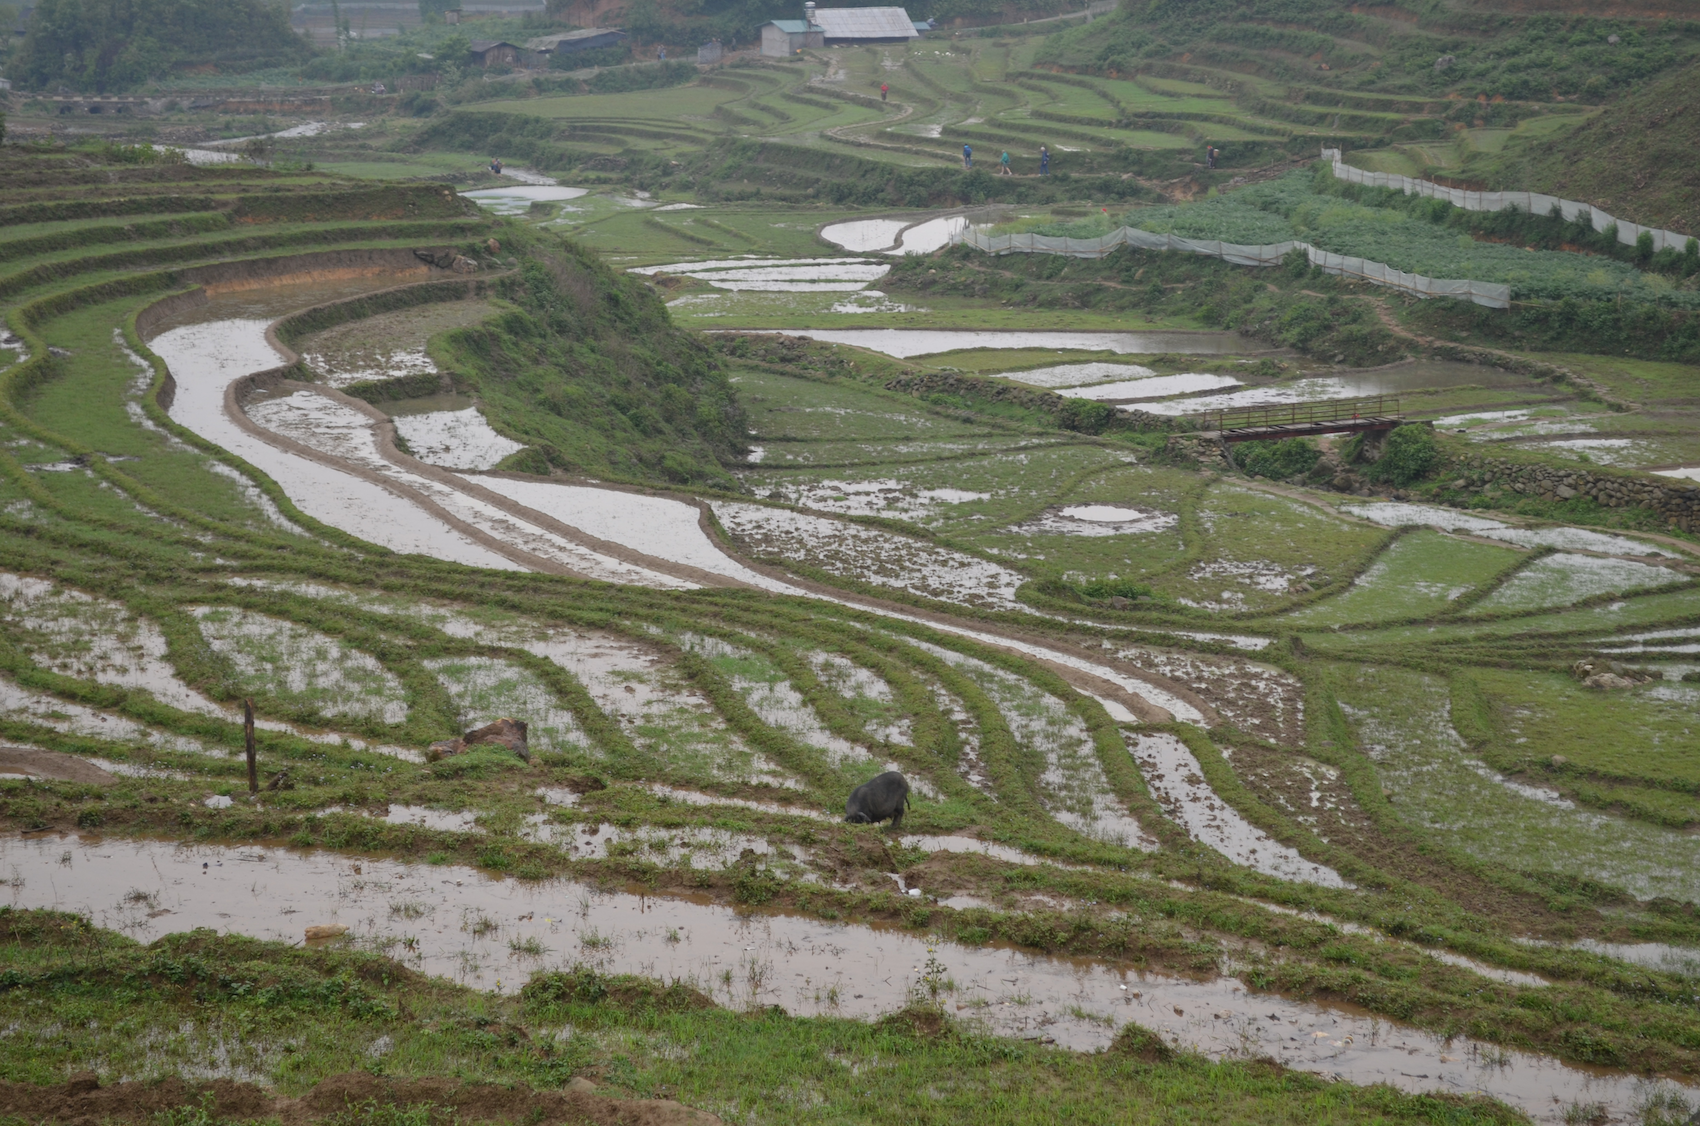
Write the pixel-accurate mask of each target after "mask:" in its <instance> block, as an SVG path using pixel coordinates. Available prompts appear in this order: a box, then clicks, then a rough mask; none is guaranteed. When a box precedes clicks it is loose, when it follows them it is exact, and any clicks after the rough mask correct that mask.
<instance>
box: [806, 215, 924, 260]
mask: <svg viewBox="0 0 1700 1126" xmlns="http://www.w3.org/2000/svg"><path fill="white" fill-rule="evenodd" d="M911 222H913V220H909V219H852V220H851V221H850V222H848V223H831V224H828V225H827V226H825V227H822V228H821V232H820V237H821V238H823V239H825V240H826V241H827V242H830V243H832V244H834V245H835V246H840V247H843V248H844V249H845V250H848V251H850V252H851V253H854V254H867V253H869V252H871V251H875V250H886V249H888V248H890V247H892V246H895V245H896V243H897V236H898V233H899V232H900V231H902V230H903V229H904V228H905V227H907V226H909V225H910V224H911Z"/></svg>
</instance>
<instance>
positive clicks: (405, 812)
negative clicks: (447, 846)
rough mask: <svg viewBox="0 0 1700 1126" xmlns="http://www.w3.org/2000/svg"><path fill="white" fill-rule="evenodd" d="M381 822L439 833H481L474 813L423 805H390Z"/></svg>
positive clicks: (481, 830) (476, 815)
mask: <svg viewBox="0 0 1700 1126" xmlns="http://www.w3.org/2000/svg"><path fill="white" fill-rule="evenodd" d="M383 820H384V821H385V822H387V823H388V824H391V825H418V826H419V827H421V828H424V829H432V830H435V831H436V832H439V833H482V832H483V831H484V830H483V829H480V828H479V827H478V825H477V821H478V814H476V813H450V812H448V811H446V810H441V809H431V808H430V807H428V806H423V805H392V806H390V807H389V808H388V809H387V810H385V811H384V817H383Z"/></svg>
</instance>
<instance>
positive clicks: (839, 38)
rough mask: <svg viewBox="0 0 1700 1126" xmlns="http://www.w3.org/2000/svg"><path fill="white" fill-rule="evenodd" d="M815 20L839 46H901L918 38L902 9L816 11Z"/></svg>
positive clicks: (829, 40) (830, 41)
mask: <svg viewBox="0 0 1700 1126" xmlns="http://www.w3.org/2000/svg"><path fill="white" fill-rule="evenodd" d="M815 21H816V22H817V23H819V24H820V25H821V28H822V30H824V31H825V32H826V42H827V45H828V46H831V45H833V44H836V43H900V42H903V41H905V40H909V39H914V38H917V37H918V36H919V35H920V32H918V31H916V30H915V21H914V20H912V19H910V18H909V13H908V12H906V11H905V10H903V9H902V8H817V9H815Z"/></svg>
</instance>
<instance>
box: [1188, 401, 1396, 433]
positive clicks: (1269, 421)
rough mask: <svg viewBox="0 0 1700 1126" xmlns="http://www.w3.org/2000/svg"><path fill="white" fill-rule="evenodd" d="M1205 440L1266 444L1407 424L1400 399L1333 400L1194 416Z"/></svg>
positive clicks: (1243, 408)
mask: <svg viewBox="0 0 1700 1126" xmlns="http://www.w3.org/2000/svg"><path fill="white" fill-rule="evenodd" d="M1193 421H1194V422H1195V423H1196V424H1197V425H1198V429H1199V430H1200V431H1201V432H1202V435H1203V437H1206V438H1216V439H1219V440H1221V441H1223V442H1263V441H1269V440H1271V439H1276V438H1310V437H1315V436H1316V435H1318V434H1359V433H1362V432H1364V431H1366V430H1391V429H1393V428H1394V427H1395V426H1400V425H1403V424H1404V422H1405V416H1404V415H1403V414H1402V413H1400V410H1399V400H1398V398H1397V397H1394V396H1388V395H1378V396H1376V397H1375V398H1373V399H1330V400H1325V401H1323V402H1315V403H1284V404H1281V405H1279V406H1268V407H1235V408H1233V409H1231V410H1216V411H1205V412H1204V413H1203V414H1199V415H1194V416H1193Z"/></svg>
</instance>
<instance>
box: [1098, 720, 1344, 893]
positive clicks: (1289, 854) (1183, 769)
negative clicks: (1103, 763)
mask: <svg viewBox="0 0 1700 1126" xmlns="http://www.w3.org/2000/svg"><path fill="white" fill-rule="evenodd" d="M1129 743H1130V750H1131V751H1132V753H1133V758H1134V761H1135V762H1137V763H1139V767H1140V773H1141V774H1143V775H1144V776H1145V781H1146V784H1147V785H1149V786H1150V787H1151V790H1152V793H1153V794H1154V795H1155V796H1156V798H1157V801H1158V802H1159V803H1160V804H1161V805H1162V806H1163V811H1164V812H1165V813H1167V814H1168V815H1169V816H1170V817H1172V818H1174V819H1175V820H1176V821H1179V822H1180V823H1181V824H1182V825H1185V826H1186V830H1187V832H1188V833H1191V834H1192V836H1193V839H1194V840H1197V841H1201V842H1203V843H1204V844H1207V845H1209V846H1210V847H1211V848H1213V849H1215V850H1216V851H1217V852H1220V853H1221V854H1222V855H1224V856H1226V857H1227V858H1228V859H1230V860H1232V861H1233V862H1234V863H1235V864H1241V865H1244V866H1245V867H1247V868H1251V869H1253V870H1255V871H1258V872H1262V873H1263V874H1264V875H1267V876H1274V877H1276V878H1277V879H1282V880H1296V881H1299V882H1300V883H1308V884H1320V885H1322V886H1323V887H1334V888H1338V887H1351V886H1352V885H1351V884H1348V883H1347V882H1346V881H1345V880H1343V879H1341V878H1340V874H1339V873H1338V872H1336V871H1334V869H1332V868H1329V867H1327V866H1326V865H1322V864H1316V863H1312V862H1311V861H1309V860H1306V859H1305V858H1304V857H1303V856H1301V855H1300V854H1299V852H1298V851H1297V850H1296V849H1294V848H1291V847H1289V846H1288V845H1284V844H1282V843H1281V842H1280V841H1277V840H1275V839H1274V838H1273V837H1271V836H1270V835H1269V834H1267V833H1265V832H1264V831H1263V830H1262V829H1259V828H1258V827H1257V826H1255V825H1253V824H1252V823H1251V822H1249V821H1247V820H1246V819H1245V818H1243V817H1241V816H1240V815H1239V813H1238V812H1237V811H1236V810H1235V809H1234V807H1233V806H1231V805H1229V804H1228V803H1227V802H1225V801H1223V800H1222V799H1221V798H1219V797H1217V796H1216V792H1215V791H1214V790H1212V789H1211V788H1210V784H1209V783H1208V782H1206V781H1205V780H1204V777H1203V775H1202V773H1201V772H1200V771H1199V768H1198V760H1197V759H1196V758H1194V757H1193V755H1192V752H1191V751H1189V750H1188V749H1187V746H1186V744H1185V743H1182V742H1181V741H1180V740H1179V739H1177V738H1175V737H1174V736H1173V735H1162V734H1158V735H1135V736H1133V737H1132V738H1131V739H1130V740H1129Z"/></svg>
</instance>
